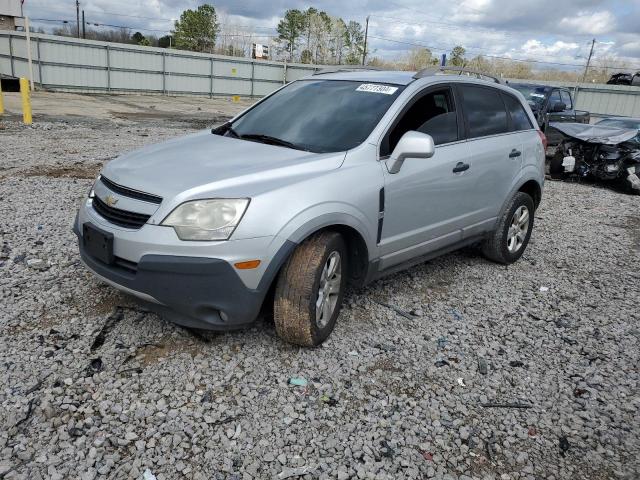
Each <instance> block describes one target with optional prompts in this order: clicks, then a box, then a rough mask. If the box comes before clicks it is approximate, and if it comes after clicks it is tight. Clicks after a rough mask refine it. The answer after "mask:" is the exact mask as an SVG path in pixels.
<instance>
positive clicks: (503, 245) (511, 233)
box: [482, 192, 535, 264]
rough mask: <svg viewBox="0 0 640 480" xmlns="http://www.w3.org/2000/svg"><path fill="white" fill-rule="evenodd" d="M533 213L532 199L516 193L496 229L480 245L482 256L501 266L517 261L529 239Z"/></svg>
mask: <svg viewBox="0 0 640 480" xmlns="http://www.w3.org/2000/svg"><path fill="white" fill-rule="evenodd" d="M534 212H535V207H534V204H533V199H532V198H531V197H530V196H529V195H527V194H526V193H524V192H517V193H516V194H515V195H514V196H513V198H512V199H511V202H510V203H509V206H508V207H507V208H506V209H505V212H504V214H503V215H502V217H501V218H500V221H499V222H498V226H497V228H496V229H495V230H494V231H493V232H492V233H491V234H490V236H489V237H488V238H487V239H485V240H484V242H483V243H482V253H483V254H484V256H485V257H487V258H488V259H489V260H493V261H494V262H498V263H503V264H509V263H513V262H515V261H516V260H518V259H519V258H520V257H521V256H522V254H523V253H524V251H525V249H526V248H527V244H528V243H529V239H530V238H531V231H532V230H533V215H534Z"/></svg>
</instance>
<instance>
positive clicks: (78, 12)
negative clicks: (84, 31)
mask: <svg viewBox="0 0 640 480" xmlns="http://www.w3.org/2000/svg"><path fill="white" fill-rule="evenodd" d="M76 25H77V27H78V28H77V30H78V32H77V33H78V38H80V0H76Z"/></svg>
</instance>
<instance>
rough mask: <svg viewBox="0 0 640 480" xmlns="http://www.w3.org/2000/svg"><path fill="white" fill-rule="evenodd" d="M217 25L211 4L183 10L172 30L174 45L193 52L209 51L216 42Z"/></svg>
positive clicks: (214, 10)
mask: <svg viewBox="0 0 640 480" xmlns="http://www.w3.org/2000/svg"><path fill="white" fill-rule="evenodd" d="M218 30H219V25H218V17H217V15H216V9H215V8H214V7H213V5H209V4H204V5H200V6H199V7H198V8H197V9H196V10H185V11H184V12H182V14H181V15H180V20H177V21H176V23H175V30H174V31H173V32H172V33H173V35H174V37H175V41H176V47H177V48H181V49H183V50H192V51H195V52H211V51H213V47H214V46H215V43H216V36H217V35H218Z"/></svg>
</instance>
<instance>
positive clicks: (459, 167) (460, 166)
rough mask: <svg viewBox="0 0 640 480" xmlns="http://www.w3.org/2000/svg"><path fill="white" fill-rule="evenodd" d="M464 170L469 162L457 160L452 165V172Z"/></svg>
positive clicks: (467, 168)
mask: <svg viewBox="0 0 640 480" xmlns="http://www.w3.org/2000/svg"><path fill="white" fill-rule="evenodd" d="M465 170H469V164H468V163H464V162H458V163H457V165H456V166H455V167H453V173H460V172H464V171H465Z"/></svg>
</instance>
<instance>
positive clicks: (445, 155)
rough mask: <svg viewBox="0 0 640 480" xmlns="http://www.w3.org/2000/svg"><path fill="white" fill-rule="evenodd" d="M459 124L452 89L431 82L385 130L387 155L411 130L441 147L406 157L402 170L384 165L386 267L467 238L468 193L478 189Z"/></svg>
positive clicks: (382, 242) (383, 253)
mask: <svg viewBox="0 0 640 480" xmlns="http://www.w3.org/2000/svg"><path fill="white" fill-rule="evenodd" d="M459 123H460V118H459V113H458V110H457V108H456V102H455V98H454V95H453V92H452V90H451V89H450V88H449V87H443V86H439V87H431V88H430V89H427V90H424V91H422V92H420V93H418V94H417V95H416V97H415V98H414V99H413V100H412V102H410V103H409V104H408V105H407V107H406V108H405V109H404V110H403V111H402V112H401V113H400V115H399V116H398V118H397V119H396V121H395V122H394V123H393V124H392V127H391V128H390V130H389V132H388V133H387V134H386V135H385V137H384V139H383V141H382V145H381V150H380V152H381V155H382V158H383V159H384V158H385V157H388V156H389V155H390V153H391V152H392V151H393V148H394V147H395V145H396V144H397V143H398V140H399V139H400V137H402V135H403V134H404V133H406V132H407V131H411V130H415V131H419V132H422V133H428V134H429V135H431V136H432V137H433V139H434V143H435V145H436V148H435V154H434V155H433V157H431V158H427V159H417V158H409V159H407V160H405V162H404V164H403V165H402V168H401V169H400V171H399V172H398V173H394V174H391V173H389V171H388V168H384V171H385V187H384V188H385V192H384V212H383V215H384V216H383V218H382V220H381V222H382V229H381V235H380V239H379V246H380V253H381V257H382V258H381V265H380V268H382V269H384V268H387V267H390V266H392V265H395V264H398V263H402V262H404V261H406V260H409V259H411V258H414V257H417V256H420V255H423V254H426V253H429V252H430V251H433V250H438V249H439V248H442V247H445V246H447V245H449V244H451V243H455V242H456V241H459V240H460V239H461V228H462V226H463V225H464V224H465V223H466V222H467V221H468V219H467V217H468V216H469V215H470V214H472V211H473V209H474V208H473V206H471V205H470V204H469V202H468V198H467V196H466V193H467V192H468V191H469V190H470V189H472V188H473V183H474V177H473V175H474V169H473V165H472V161H471V153H470V150H469V146H468V144H467V142H465V141H464V139H463V137H462V136H461V134H460V132H461V131H462V130H461V128H459V127H461V126H460V125H459Z"/></svg>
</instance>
